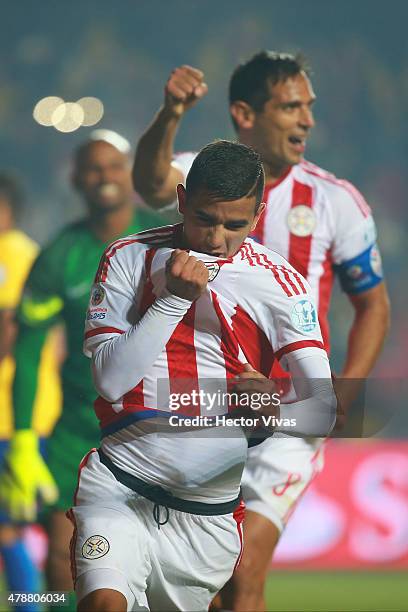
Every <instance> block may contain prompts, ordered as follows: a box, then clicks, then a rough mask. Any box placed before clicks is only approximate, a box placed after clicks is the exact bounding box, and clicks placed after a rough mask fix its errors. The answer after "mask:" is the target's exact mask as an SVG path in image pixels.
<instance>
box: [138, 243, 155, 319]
mask: <svg viewBox="0 0 408 612" xmlns="http://www.w3.org/2000/svg"><path fill="white" fill-rule="evenodd" d="M156 251H157V249H149V250H148V251H146V255H145V273H146V282H145V284H144V287H143V293H142V299H141V300H140V307H139V314H140V316H141V317H143V315H144V314H145V313H146V311H147V310H148V308H150V306H151V305H152V304H153V302H154V301H155V300H156V295H155V294H154V292H153V282H152V278H151V269H152V261H153V257H154V255H155V253H156Z"/></svg>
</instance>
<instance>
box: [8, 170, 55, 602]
mask: <svg viewBox="0 0 408 612" xmlns="http://www.w3.org/2000/svg"><path fill="white" fill-rule="evenodd" d="M23 200H24V197H23V193H22V190H21V186H20V184H19V182H18V181H17V180H16V179H15V178H14V177H13V176H12V175H10V174H6V173H1V174H0V411H1V420H0V449H3V448H6V445H7V444H8V440H9V438H10V434H11V430H12V418H11V416H12V415H11V413H12V410H11V386H12V381H13V374H14V361H13V358H12V349H13V344H14V340H15V336H16V324H15V321H14V310H15V308H16V306H17V305H18V302H19V300H20V296H21V292H22V289H23V286H24V282H25V280H26V278H27V275H28V273H29V271H30V267H31V265H32V263H33V261H34V259H35V257H36V255H37V253H38V246H37V245H36V243H35V242H34V241H33V240H31V238H29V237H28V236H27V235H26V234H25V233H24V232H22V231H21V230H20V229H19V228H18V221H19V217H20V212H21V207H22V205H23ZM59 344H62V342H61V338H60V333H59V331H58V330H52V332H51V333H50V334H49V335H48V337H47V340H46V342H45V346H44V350H43V352H42V355H41V363H40V365H39V367H38V371H39V383H38V393H37V394H36V396H35V401H34V410H33V413H34V419H33V427H34V429H35V430H36V431H37V432H38V434H39V435H40V436H46V435H48V434H49V432H50V430H51V429H52V426H53V425H54V423H55V419H56V417H57V416H58V412H59V410H60V405H61V397H60V396H61V393H60V385H59V380H58V363H59V359H58V357H59V353H61V352H62V351H59V350H58V346H59ZM44 492H45V494H47V493H48V489H46V490H45V491H44ZM0 557H1V560H2V562H3V569H4V573H5V579H6V584H7V587H8V589H9V590H10V591H24V592H33V591H38V589H39V586H40V582H39V579H40V577H39V573H38V569H37V567H36V564H35V563H34V560H33V559H32V558H31V555H30V553H29V551H28V550H27V547H26V544H25V542H24V539H23V533H22V530H21V528H20V527H19V526H18V525H15V524H13V522H12V520H11V518H10V516H9V514H8V513H7V512H4V510H0ZM20 609H21V612H34V610H38V606H37V604H33V603H29V604H25V605H23V606H21V608H20Z"/></svg>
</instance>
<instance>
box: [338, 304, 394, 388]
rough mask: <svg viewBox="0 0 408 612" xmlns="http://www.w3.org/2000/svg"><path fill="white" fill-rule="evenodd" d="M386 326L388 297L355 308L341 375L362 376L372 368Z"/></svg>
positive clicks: (387, 326) (381, 343)
mask: <svg viewBox="0 0 408 612" xmlns="http://www.w3.org/2000/svg"><path fill="white" fill-rule="evenodd" d="M389 326H390V308H389V303H388V299H384V300H379V301H378V302H373V303H370V304H368V305H367V306H366V307H360V308H359V309H356V311H355V315H354V320H353V324H352V326H351V329H350V333H349V337H348V346H347V356H346V361H345V364H344V367H343V371H342V373H341V376H342V377H344V378H365V377H366V376H368V375H369V373H370V371H371V370H372V368H373V366H374V364H375V362H376V360H377V359H378V356H379V354H380V351H381V349H382V346H383V344H384V340H385V337H386V335H387V332H388V330H389Z"/></svg>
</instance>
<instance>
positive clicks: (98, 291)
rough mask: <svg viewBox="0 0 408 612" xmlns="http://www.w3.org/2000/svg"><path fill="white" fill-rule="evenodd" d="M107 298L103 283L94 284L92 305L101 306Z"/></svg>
mask: <svg viewBox="0 0 408 612" xmlns="http://www.w3.org/2000/svg"><path fill="white" fill-rule="evenodd" d="M104 299H105V289H104V288H103V287H102V286H101V285H94V286H93V287H92V292H91V304H92V306H99V304H101V303H102V302H103V300H104Z"/></svg>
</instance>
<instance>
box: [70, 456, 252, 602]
mask: <svg viewBox="0 0 408 612" xmlns="http://www.w3.org/2000/svg"><path fill="white" fill-rule="evenodd" d="M154 505H155V504H154V503H152V502H151V501H149V500H148V499H146V498H144V497H142V496H140V495H138V494H137V493H135V492H134V491H132V490H131V489H129V488H127V487H125V486H124V485H122V484H121V483H120V482H118V481H117V480H116V479H115V477H114V476H113V474H112V473H111V472H110V471H109V470H108V468H107V467H105V466H104V465H103V464H102V463H101V462H100V459H99V455H98V453H97V452H96V451H95V450H94V451H91V452H90V453H88V455H87V456H86V457H85V458H84V460H83V461H82V463H81V467H80V474H79V481H78V489H77V493H76V497H75V506H74V507H73V508H72V509H71V510H70V511H69V512H68V516H69V518H70V519H71V520H72V522H73V523H74V535H73V539H72V542H71V562H72V573H73V578H74V583H75V591H76V594H77V599H78V601H80V600H81V599H83V598H84V597H85V596H86V595H87V594H89V593H91V592H92V591H94V590H96V589H101V588H108V589H114V590H116V591H119V592H121V593H123V595H124V596H125V597H126V600H127V609H128V610H154V611H155V612H156V611H157V612H158V611H161V610H162V611H166V612H169V611H172V610H192V611H193V610H194V611H195V610H197V611H204V610H208V606H209V604H210V602H211V600H212V598H213V597H214V595H215V594H216V593H217V592H218V591H219V590H220V588H221V587H222V586H223V585H224V584H225V583H226V582H227V580H228V579H229V578H230V576H231V575H232V572H233V571H234V568H235V565H236V564H237V562H238V561H239V558H240V555H241V548H242V533H241V521H242V516H241V515H242V514H243V511H242V509H240V510H238V511H236V512H234V513H233V514H232V513H231V514H225V515H221V516H199V515H196V514H189V513H186V512H180V511H176V510H172V509H169V520H168V522H166V523H165V524H161V526H160V529H159V528H158V524H157V522H156V521H155V519H154V517H153V508H154ZM160 510H161V516H160V519H161V522H164V521H163V519H164V516H165V509H164V508H163V507H161V508H160Z"/></svg>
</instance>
